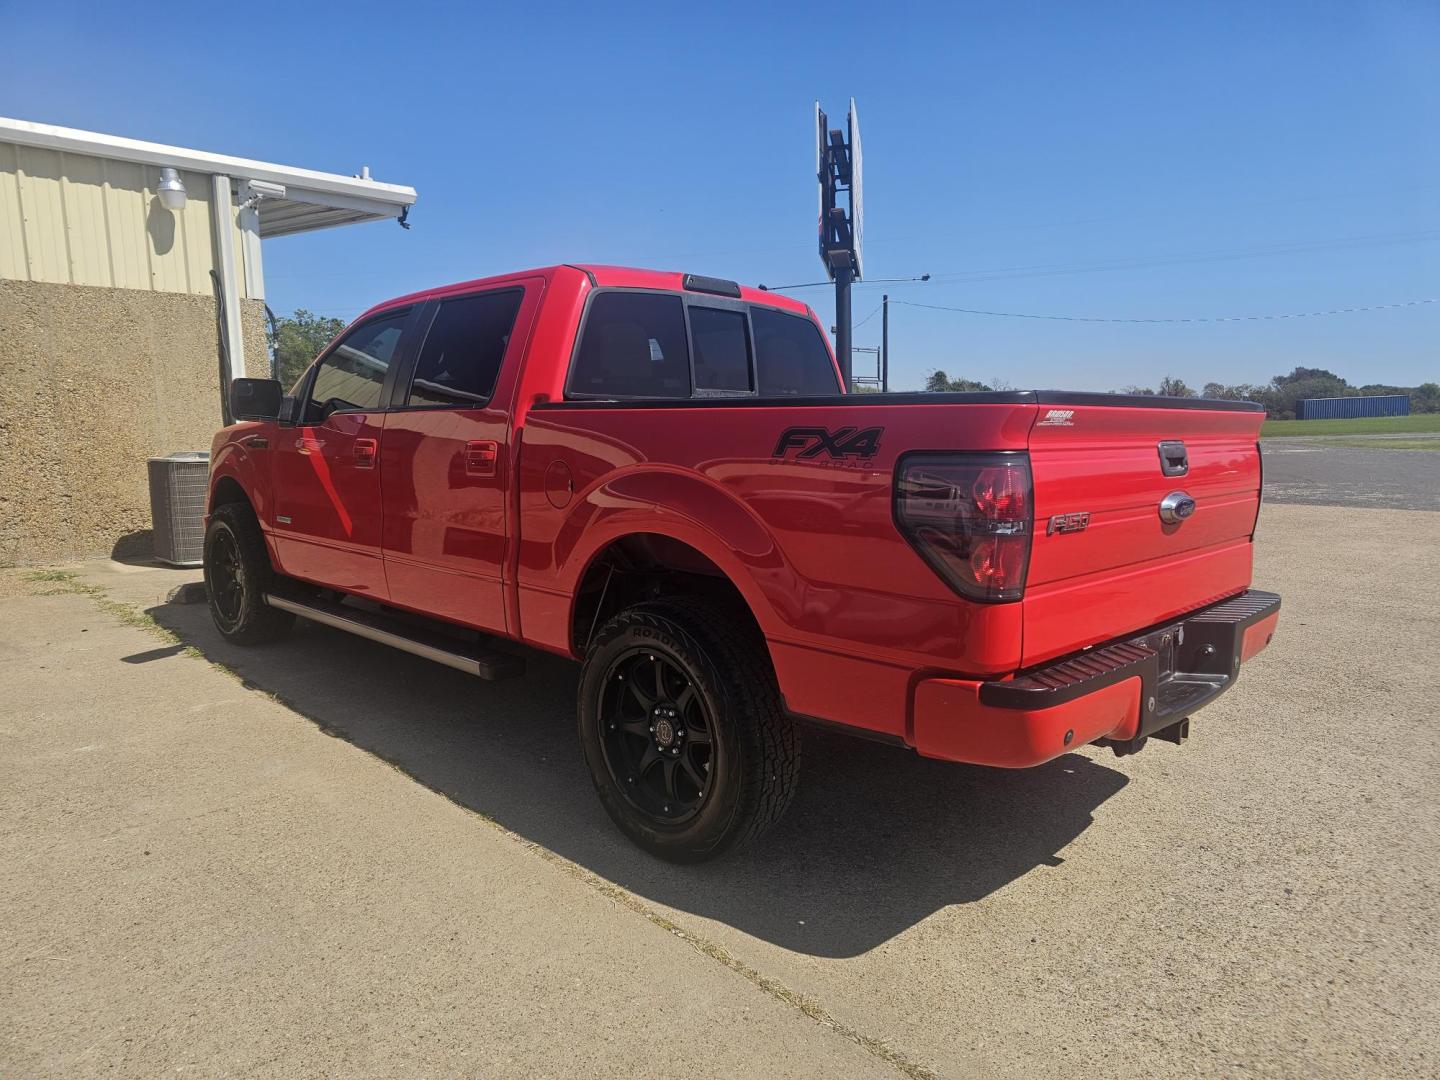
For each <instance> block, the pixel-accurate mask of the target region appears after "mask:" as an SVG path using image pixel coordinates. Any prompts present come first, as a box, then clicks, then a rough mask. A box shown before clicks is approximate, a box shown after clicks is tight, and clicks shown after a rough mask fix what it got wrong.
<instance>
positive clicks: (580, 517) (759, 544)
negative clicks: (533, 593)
mask: <svg viewBox="0 0 1440 1080" xmlns="http://www.w3.org/2000/svg"><path fill="white" fill-rule="evenodd" d="M636 533H653V534H656V535H660V536H666V537H669V538H670V539H672V540H678V541H680V542H681V543H683V544H688V545H689V546H690V547H692V548H694V549H695V550H696V551H698V552H700V553H701V554H702V555H704V556H705V557H706V558H707V559H709V560H710V561H711V562H713V563H714V564H715V565H716V566H717V567H718V568H719V569H720V571H721V572H722V573H723V574H724V575H725V576H726V577H727V578H728V579H729V580H730V582H731V584H733V585H734V586H735V588H736V589H737V590H739V592H740V595H741V596H742V597H744V599H745V603H746V604H747V605H748V606H749V608H750V611H751V613H752V614H753V615H754V616H755V621H756V622H757V623H759V624H760V629H761V630H762V631H763V632H764V633H765V634H766V636H767V637H768V636H770V635H771V634H772V633H774V632H777V631H779V630H780V629H781V627H782V625H783V623H782V620H781V618H780V616H779V615H778V614H777V611H776V606H775V604H774V603H773V602H772V597H774V596H775V595H781V596H783V595H790V596H798V595H800V584H801V582H800V578H799V576H798V575H797V574H796V572H795V570H794V568H793V567H792V566H791V565H790V564H789V562H788V561H787V560H786V558H785V556H784V553H783V552H781V551H780V549H779V547H778V546H776V544H775V540H774V537H772V536H771V535H770V533H769V531H768V530H767V529H766V528H765V527H764V525H763V524H762V523H761V522H760V521H759V520H757V519H756V517H755V516H754V515H753V514H752V513H751V512H750V511H749V510H748V509H747V508H746V507H745V506H744V505H743V504H742V503H741V502H740V501H739V500H737V499H735V498H734V497H733V496H731V495H730V494H729V493H728V492H726V491H725V490H724V489H723V488H721V487H719V486H717V485H715V484H712V483H709V482H707V481H706V480H704V479H702V478H701V477H699V476H697V475H695V474H694V473H690V472H684V471H680V470H673V471H672V470H668V469H663V470H662V469H646V470H644V471H635V472H629V473H626V474H624V475H621V476H612V477H611V478H610V479H608V480H606V481H605V482H604V483H602V484H599V485H597V486H596V487H594V488H592V489H591V490H590V491H589V492H587V493H586V494H585V496H584V497H583V498H581V499H578V500H576V503H575V507H574V509H573V510H572V512H571V513H570V514H569V516H568V517H567V518H566V520H565V522H564V524H563V525H562V526H561V528H560V530H559V533H558V534H557V536H556V538H555V552H554V557H555V566H556V569H557V572H558V576H559V580H558V581H557V585H558V586H559V587H560V588H562V589H564V590H565V591H567V592H568V593H569V594H570V597H571V604H572V606H573V604H574V603H575V602H576V600H577V597H576V595H575V594H576V592H577V590H578V588H579V584H580V582H581V581H582V580H583V578H584V575H585V572H586V571H587V570H588V569H589V568H590V566H591V564H592V563H593V562H594V560H595V559H596V558H598V557H599V556H600V553H601V552H603V551H604V550H605V549H606V548H607V547H609V546H610V545H611V544H612V543H614V542H615V541H616V540H619V539H621V538H623V537H626V536H632V535H634V534H636ZM572 614H573V612H572Z"/></svg>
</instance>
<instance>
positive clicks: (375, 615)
mask: <svg viewBox="0 0 1440 1080" xmlns="http://www.w3.org/2000/svg"><path fill="white" fill-rule="evenodd" d="M265 602H266V603H267V604H269V605H270V606H271V607H274V608H279V609H280V610H281V611H289V612H293V613H294V614H296V615H299V616H301V617H303V618H306V619H309V620H311V621H312V622H318V623H324V624H325V625H326V626H333V627H334V628H335V629H336V630H344V631H346V632H347V633H350V634H356V635H358V636H360V637H363V638H369V639H370V640H371V641H378V642H379V643H380V644H382V645H389V646H390V647H391V648H394V649H399V650H401V651H402V652H408V653H412V654H413V655H415V656H423V657H424V658H425V659H426V660H434V661H435V662H436V663H440V664H444V665H445V666H446V667H452V668H454V669H455V670H457V671H463V672H465V673H467V674H469V675H478V676H479V677H480V678H482V679H490V680H492V681H493V680H495V679H512V678H514V677H516V676H517V675H523V674H525V661H524V660H523V659H522V658H521V657H518V656H513V655H511V654H510V653H503V652H499V651H497V650H495V649H488V648H486V647H485V646H484V645H481V644H480V643H479V642H467V641H462V640H460V639H459V638H455V637H451V636H450V635H448V634H444V633H441V632H439V631H435V630H426V629H423V628H421V627H417V626H412V625H410V624H409V623H407V622H404V621H402V620H400V619H398V618H395V617H394V616H392V615H387V614H385V613H384V612H380V611H365V610H363V609H361V608H355V607H350V606H348V605H346V604H339V603H335V602H333V601H329V600H319V599H315V600H293V599H291V598H290V597H288V596H280V595H278V594H276V593H266V594H265Z"/></svg>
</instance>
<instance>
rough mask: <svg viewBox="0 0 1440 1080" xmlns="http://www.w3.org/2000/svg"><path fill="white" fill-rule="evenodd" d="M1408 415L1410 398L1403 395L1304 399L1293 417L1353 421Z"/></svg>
mask: <svg viewBox="0 0 1440 1080" xmlns="http://www.w3.org/2000/svg"><path fill="white" fill-rule="evenodd" d="M1409 415H1410V398H1409V397H1408V396H1407V395H1405V394H1384V395H1375V396H1373V397H1336V398H1305V399H1304V400H1302V401H1301V402H1300V403H1299V407H1298V408H1297V409H1296V410H1295V416H1296V418H1297V419H1300V420H1353V419H1356V418H1357V417H1362V416H1409Z"/></svg>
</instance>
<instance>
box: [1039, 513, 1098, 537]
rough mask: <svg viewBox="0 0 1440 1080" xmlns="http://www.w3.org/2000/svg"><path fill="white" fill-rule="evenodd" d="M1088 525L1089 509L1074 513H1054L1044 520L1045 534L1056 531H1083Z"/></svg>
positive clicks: (1051, 533)
mask: <svg viewBox="0 0 1440 1080" xmlns="http://www.w3.org/2000/svg"><path fill="white" fill-rule="evenodd" d="M1089 527H1090V513H1089V511H1081V512H1079V513H1075V514H1056V515H1055V516H1054V517H1052V518H1051V519H1050V520H1049V521H1048V522H1046V524H1045V535H1046V536H1053V535H1055V534H1056V533H1072V532H1084V531H1085V530H1086V529H1088V528H1089Z"/></svg>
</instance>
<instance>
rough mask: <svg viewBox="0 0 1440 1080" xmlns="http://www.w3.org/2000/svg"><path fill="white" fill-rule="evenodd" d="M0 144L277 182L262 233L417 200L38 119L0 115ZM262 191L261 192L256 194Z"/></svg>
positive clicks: (392, 188)
mask: <svg viewBox="0 0 1440 1080" xmlns="http://www.w3.org/2000/svg"><path fill="white" fill-rule="evenodd" d="M0 142H10V143H16V144H18V145H21V146H40V147H47V148H49V149H51V150H60V151H63V152H64V153H67V154H89V155H91V156H93V157H100V158H112V159H115V160H119V161H135V162H140V163H142V164H146V165H154V166H158V167H161V168H164V167H166V166H170V167H172V168H176V169H187V170H189V171H191V172H198V173H207V174H209V175H211V176H227V177H229V178H230V179H231V180H232V181H233V182H235V183H236V185H237V186H239V187H240V196H241V198H242V200H243V199H244V198H245V197H246V190H247V189H246V185H245V183H244V182H245V181H248V180H258V181H260V182H261V183H262V184H278V185H281V186H283V187H284V189H285V194H284V195H283V196H279V195H269V194H264V195H263V197H262V199H261V201H260V203H259V207H258V209H259V218H260V229H259V232H260V236H261V237H262V238H263V237H270V236H289V235H291V234H293V233H301V232H310V231H312V230H314V229H329V228H333V227H334V226H336V225H351V224H354V223H356V222H360V221H377V220H383V219H385V218H400V217H403V216H404V214H405V213H406V211H408V210H409V208H410V207H411V206H412V205H413V204H414V202H415V198H416V196H415V189H414V188H412V187H405V186H403V185H401V184H382V183H380V182H379V181H377V180H371V179H370V178H369V177H368V175H367V176H341V175H340V174H338V173H325V172H316V171H315V170H313V169H300V168H295V167H293V166H289V165H276V164H273V163H271V162H267V161H252V160H251V159H249V158H238V157H229V156H227V155H225V154H211V153H208V152H206V151H204V150H189V149H186V148H185V147H181V146H165V145H164V144H162V143H152V142H143V141H141V140H140V139H127V138H124V137H122V136H120V135H104V134H101V133H100V132H95V131H80V130H78V129H76V128H66V127H58V126H56V125H54V124H37V123H34V122H32V121H29V120H11V119H8V118H5V117H0ZM255 193H259V192H255Z"/></svg>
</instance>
